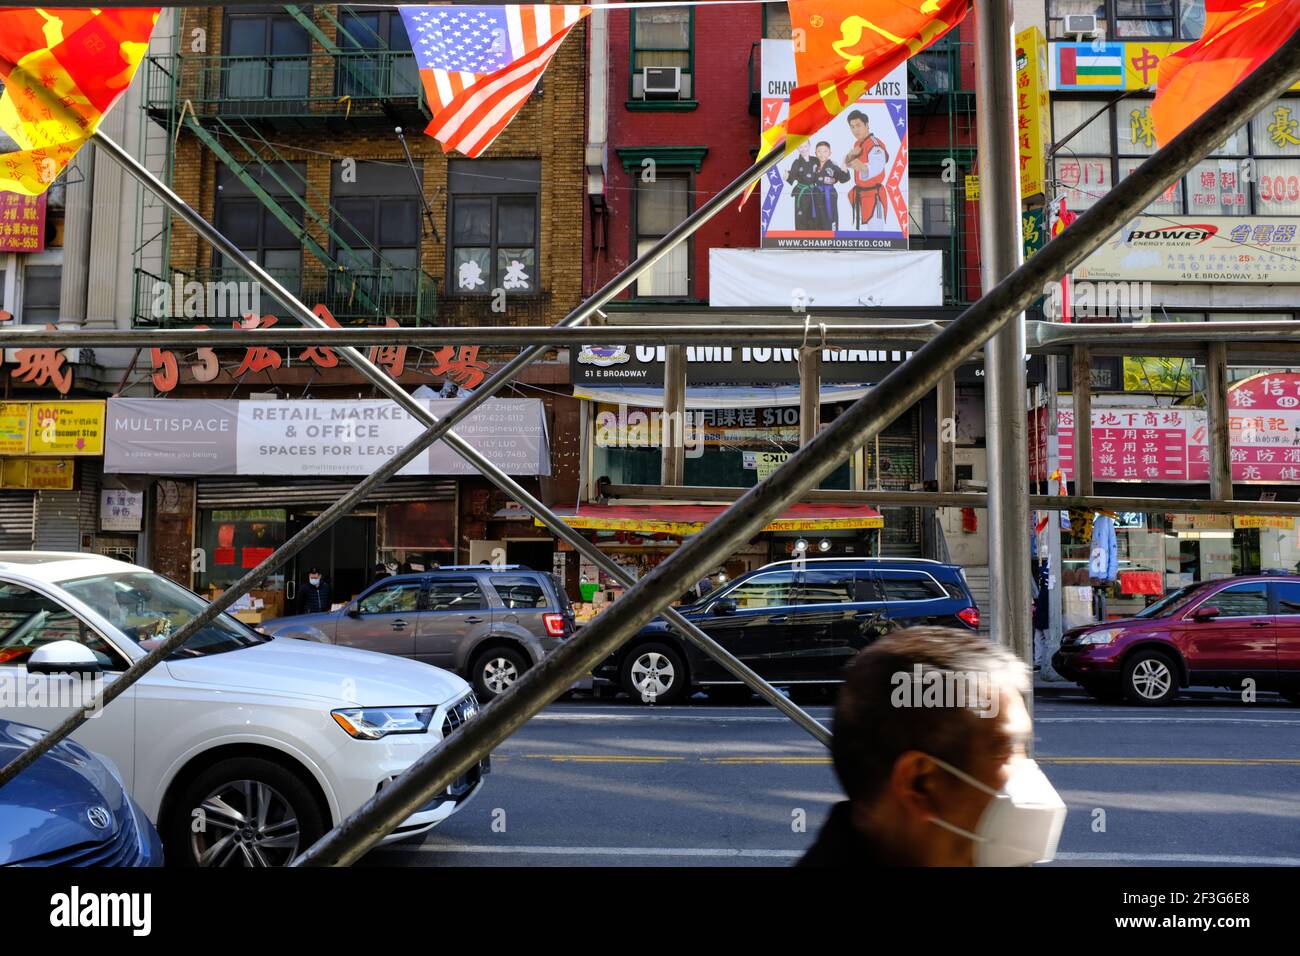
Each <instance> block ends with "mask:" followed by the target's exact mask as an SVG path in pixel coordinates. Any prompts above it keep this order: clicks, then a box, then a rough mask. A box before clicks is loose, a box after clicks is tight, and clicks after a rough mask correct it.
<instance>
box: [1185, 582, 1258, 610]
mask: <svg viewBox="0 0 1300 956" xmlns="http://www.w3.org/2000/svg"><path fill="white" fill-rule="evenodd" d="M1201 607H1217V608H1218V609H1219V616H1220V617H1255V616H1257V615H1260V614H1267V613H1268V585H1267V584H1265V583H1264V582H1263V581H1255V582H1252V583H1249V584H1234V585H1233V586H1232V587H1229V588H1224V589H1223V590H1222V591H1219V592H1218V593H1217V594H1211V595H1210V596H1209V597H1207V598H1206V599H1205V600H1204V601H1203V602H1202V603H1201Z"/></svg>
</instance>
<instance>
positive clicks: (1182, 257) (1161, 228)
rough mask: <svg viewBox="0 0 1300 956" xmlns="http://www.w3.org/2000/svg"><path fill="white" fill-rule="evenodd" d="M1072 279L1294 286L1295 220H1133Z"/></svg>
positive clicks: (1298, 234)
mask: <svg viewBox="0 0 1300 956" xmlns="http://www.w3.org/2000/svg"><path fill="white" fill-rule="evenodd" d="M1074 278H1075V279H1076V280H1089V281H1094V280H1096V281H1108V280H1121V281H1123V280H1147V281H1150V282H1258V283H1300V218H1285V219H1283V218H1269V217H1263V216H1251V217H1234V216H1196V217H1188V218H1176V217H1169V216H1159V217H1157V216H1139V217H1138V218H1137V219H1134V220H1133V221H1132V222H1130V223H1129V224H1128V225H1127V226H1126V227H1125V228H1124V229H1123V230H1121V231H1120V232H1119V233H1118V234H1117V235H1115V236H1113V237H1112V238H1111V239H1109V240H1108V241H1107V242H1106V243H1105V244H1104V245H1103V246H1102V247H1101V248H1099V249H1098V250H1097V251H1096V252H1094V253H1092V255H1090V256H1088V258H1086V259H1085V260H1084V261H1083V263H1082V264H1081V265H1080V266H1079V267H1078V268H1077V269H1075V271H1074Z"/></svg>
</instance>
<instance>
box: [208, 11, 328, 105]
mask: <svg viewBox="0 0 1300 956" xmlns="http://www.w3.org/2000/svg"><path fill="white" fill-rule="evenodd" d="M222 35H223V37H224V42H225V50H224V52H225V57H224V59H223V61H222V63H223V74H224V84H223V95H224V97H225V98H226V99H228V100H248V99H252V100H261V99H306V97H307V95H308V93H309V91H310V76H311V70H310V64H311V60H310V56H309V55H310V53H311V38H310V37H309V36H308V35H307V30H306V29H305V28H304V27H303V26H302V24H300V23H299V22H298V21H297V20H295V19H293V17H291V16H289V15H288V14H284V13H270V12H261V13H229V14H227V15H226V23H225V29H224V30H223V32H222Z"/></svg>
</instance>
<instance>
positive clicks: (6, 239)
mask: <svg viewBox="0 0 1300 956" xmlns="http://www.w3.org/2000/svg"><path fill="white" fill-rule="evenodd" d="M44 250H45V193H41V194H40V195H39V196H23V195H20V194H19V193H11V192H8V191H6V190H3V189H0V252H43V251H44Z"/></svg>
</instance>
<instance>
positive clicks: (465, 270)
mask: <svg viewBox="0 0 1300 956" xmlns="http://www.w3.org/2000/svg"><path fill="white" fill-rule="evenodd" d="M541 172H542V171H541V163H540V162H538V161H536V160H452V162H451V165H450V170H449V174H448V181H449V183H450V191H451V202H450V204H449V208H448V216H449V217H450V219H451V224H450V227H449V228H448V230H447V231H448V234H449V235H450V237H451V254H450V255H449V256H448V259H447V267H448V276H447V287H448V288H449V289H453V290H455V292H456V293H458V294H460V295H491V294H493V292H494V290H496V289H503V290H505V292H506V293H513V294H516V295H518V294H527V293H531V292H536V291H538V289H539V285H538V278H537V264H538V190H539V184H540V181H541Z"/></svg>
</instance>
